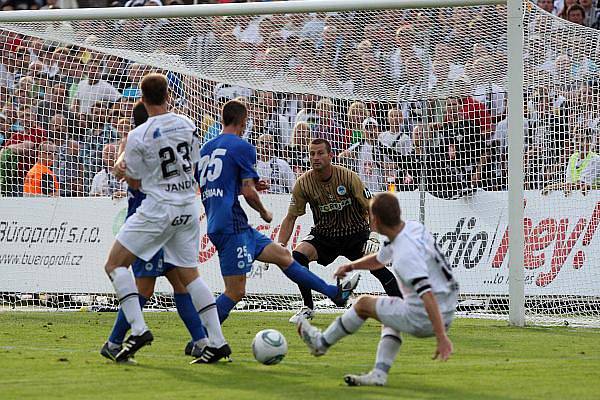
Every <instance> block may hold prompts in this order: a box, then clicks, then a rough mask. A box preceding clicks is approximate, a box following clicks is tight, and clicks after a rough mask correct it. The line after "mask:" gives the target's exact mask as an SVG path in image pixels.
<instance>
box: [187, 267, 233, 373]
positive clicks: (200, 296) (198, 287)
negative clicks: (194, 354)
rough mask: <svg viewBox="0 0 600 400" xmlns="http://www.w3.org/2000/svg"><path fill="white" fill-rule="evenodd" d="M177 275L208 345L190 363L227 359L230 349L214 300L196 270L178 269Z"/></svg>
mask: <svg viewBox="0 0 600 400" xmlns="http://www.w3.org/2000/svg"><path fill="white" fill-rule="evenodd" d="M177 273H178V275H179V279H181V282H182V283H183V284H184V285H185V287H186V289H187V291H188V293H189V294H190V296H191V297H192V302H193V303H194V306H195V307H196V310H197V311H198V314H199V315H200V319H201V320H202V324H203V325H204V326H205V327H206V330H207V332H208V338H209V345H208V346H206V347H204V349H203V351H202V354H201V356H200V357H199V358H197V359H196V360H194V361H192V363H200V364H205V363H213V362H216V361H218V360H220V359H221V358H224V357H229V355H230V354H231V349H230V348H229V345H228V344H227V342H226V341H225V337H224V336H223V332H222V331H221V324H220V322H219V315H218V314H217V306H216V304H215V298H214V296H213V294H212V292H211V291H210V289H209V288H208V286H206V283H205V282H204V280H202V278H200V275H199V274H198V269H197V268H182V267H179V268H177Z"/></svg>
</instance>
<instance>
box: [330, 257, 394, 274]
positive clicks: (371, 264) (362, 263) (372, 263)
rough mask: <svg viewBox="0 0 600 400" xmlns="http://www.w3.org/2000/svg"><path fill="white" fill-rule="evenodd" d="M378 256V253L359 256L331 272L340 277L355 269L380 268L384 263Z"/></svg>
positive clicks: (370, 269)
mask: <svg viewBox="0 0 600 400" xmlns="http://www.w3.org/2000/svg"><path fill="white" fill-rule="evenodd" d="M378 257H379V254H369V255H368V256H364V257H362V258H359V259H358V260H356V261H353V262H351V263H349V264H344V265H340V266H339V267H338V269H337V270H336V271H335V273H334V274H333V276H335V277H336V278H340V279H342V278H344V277H345V276H346V275H347V274H348V272H350V271H354V270H357V269H364V270H368V271H372V270H374V269H380V268H382V267H383V266H384V265H385V264H383V263H382V262H381V261H379V259H378Z"/></svg>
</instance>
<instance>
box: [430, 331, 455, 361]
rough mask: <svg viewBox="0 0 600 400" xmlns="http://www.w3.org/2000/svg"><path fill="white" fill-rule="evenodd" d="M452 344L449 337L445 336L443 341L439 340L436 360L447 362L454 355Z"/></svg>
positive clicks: (434, 356) (435, 355)
mask: <svg viewBox="0 0 600 400" xmlns="http://www.w3.org/2000/svg"><path fill="white" fill-rule="evenodd" d="M452 350H453V347H452V342H451V341H450V338H449V337H448V336H445V335H444V337H443V338H442V339H438V341H437V347H436V349H435V354H434V355H433V359H434V360H436V359H437V360H440V361H446V360H448V358H450V354H452Z"/></svg>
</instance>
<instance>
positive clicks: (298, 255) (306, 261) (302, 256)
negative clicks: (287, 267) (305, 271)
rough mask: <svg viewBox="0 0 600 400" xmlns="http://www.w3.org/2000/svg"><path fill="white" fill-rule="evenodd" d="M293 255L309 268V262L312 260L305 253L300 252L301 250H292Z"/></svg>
mask: <svg viewBox="0 0 600 400" xmlns="http://www.w3.org/2000/svg"><path fill="white" fill-rule="evenodd" d="M292 257H293V258H294V260H296V261H297V262H298V263H299V264H300V265H303V266H305V267H307V268H308V264H310V260H309V259H308V257H307V256H306V255H305V254H304V253H300V252H299V251H296V250H294V251H292Z"/></svg>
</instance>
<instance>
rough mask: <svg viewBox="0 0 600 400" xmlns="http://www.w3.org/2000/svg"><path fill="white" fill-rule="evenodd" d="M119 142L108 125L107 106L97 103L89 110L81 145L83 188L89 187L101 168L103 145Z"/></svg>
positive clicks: (113, 129) (117, 136) (115, 133)
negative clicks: (83, 170) (86, 126)
mask: <svg viewBox="0 0 600 400" xmlns="http://www.w3.org/2000/svg"><path fill="white" fill-rule="evenodd" d="M118 140H119V134H118V133H117V131H116V130H115V128H114V127H113V126H112V125H111V124H110V123H108V109H107V104H106V103H102V102H98V103H96V104H94V105H93V107H92V108H91V112H90V116H89V122H88V129H87V131H86V132H85V135H84V137H83V142H82V144H81V152H80V157H81V160H82V162H83V164H84V168H85V176H84V178H85V182H84V183H85V186H86V187H89V184H90V183H91V180H92V178H93V177H94V175H95V174H96V172H98V171H99V170H100V169H101V168H102V150H103V148H104V145H106V144H108V143H114V142H117V141H118Z"/></svg>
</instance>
